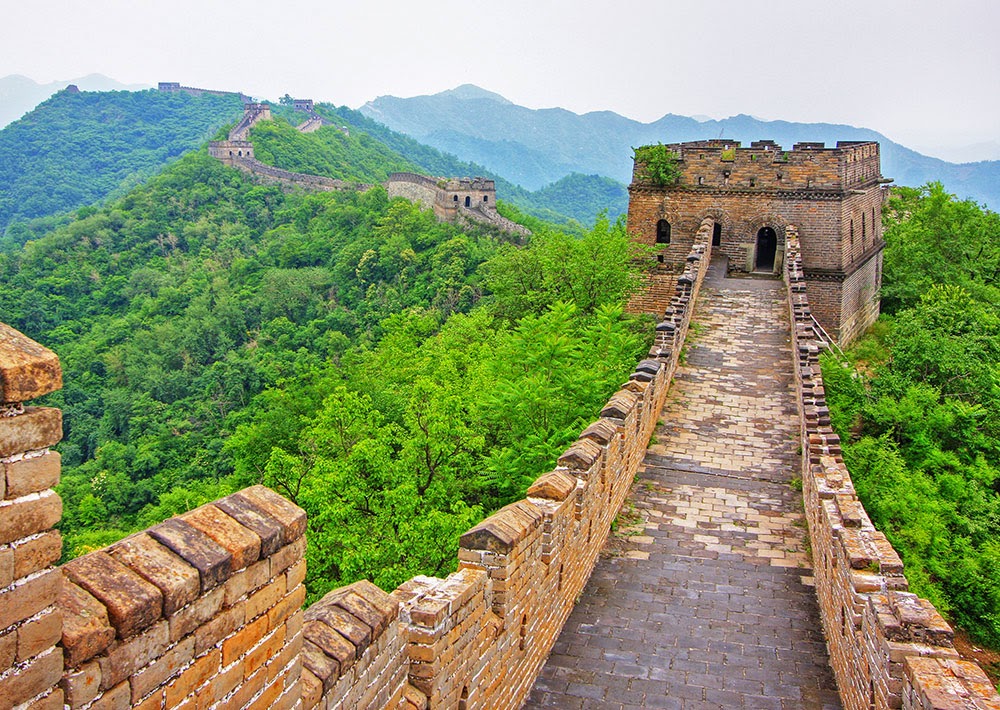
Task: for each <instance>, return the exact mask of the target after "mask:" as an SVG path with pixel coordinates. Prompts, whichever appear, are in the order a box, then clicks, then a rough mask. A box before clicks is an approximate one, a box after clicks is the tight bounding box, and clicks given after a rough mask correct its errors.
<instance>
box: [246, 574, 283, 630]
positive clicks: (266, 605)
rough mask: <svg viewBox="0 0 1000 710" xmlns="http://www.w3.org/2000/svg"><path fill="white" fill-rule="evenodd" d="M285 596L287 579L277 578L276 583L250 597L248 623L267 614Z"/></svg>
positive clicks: (247, 613)
mask: <svg viewBox="0 0 1000 710" xmlns="http://www.w3.org/2000/svg"><path fill="white" fill-rule="evenodd" d="M283 596H285V578H284V577H275V579H274V581H273V582H271V583H270V584H268V585H265V586H264V587H261V588H260V589H258V590H257V591H256V592H254V593H253V594H251V595H250V597H249V598H248V599H247V605H246V615H247V621H249V620H250V619H254V618H256V617H258V616H260V615H261V614H263V613H265V612H267V610H268V609H270V608H271V607H273V606H274V605H275V604H277V603H278V600H280V599H281V598H282V597H283Z"/></svg>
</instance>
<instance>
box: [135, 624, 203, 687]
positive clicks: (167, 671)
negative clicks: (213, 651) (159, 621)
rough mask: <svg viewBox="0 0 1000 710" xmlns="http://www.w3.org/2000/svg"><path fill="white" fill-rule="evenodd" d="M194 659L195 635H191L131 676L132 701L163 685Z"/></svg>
mask: <svg viewBox="0 0 1000 710" xmlns="http://www.w3.org/2000/svg"><path fill="white" fill-rule="evenodd" d="M193 659H194V637H193V636H189V637H188V638H186V639H184V640H183V641H181V642H180V643H178V644H177V645H176V646H174V647H173V648H171V649H170V650H169V651H167V652H166V653H164V654H163V655H162V656H160V657H159V658H157V659H155V660H154V661H153V662H152V663H150V664H149V665H148V666H146V667H144V668H140V669H138V670H137V671H136V672H135V673H134V674H132V677H131V685H132V703H136V702H138V701H139V700H141V699H142V698H144V697H146V696H147V695H149V694H150V693H152V692H153V690H155V689H156V688H158V687H160V686H162V685H163V684H164V683H166V682H167V681H168V680H170V679H171V678H173V677H174V676H175V675H177V674H178V673H179V672H180V670H181V669H182V668H184V667H185V666H187V664H189V663H190V662H191V661H192V660H193Z"/></svg>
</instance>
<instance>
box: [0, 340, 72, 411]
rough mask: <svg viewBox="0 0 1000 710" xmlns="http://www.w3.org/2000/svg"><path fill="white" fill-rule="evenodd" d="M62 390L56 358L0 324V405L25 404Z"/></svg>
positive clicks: (59, 369)
mask: <svg viewBox="0 0 1000 710" xmlns="http://www.w3.org/2000/svg"><path fill="white" fill-rule="evenodd" d="M60 387H62V368H61V367H60V365H59V358H58V357H57V356H56V354H55V353H54V352H52V351H51V350H49V349H48V348H46V347H44V346H42V345H40V344H38V343H36V342H35V341H34V340H32V339H31V338H29V337H27V336H26V335H24V334H23V333H21V332H20V331H17V330H14V329H13V328H11V327H10V326H9V325H6V324H4V323H0V402H27V401H28V400H30V399H37V398H38V397H41V396H42V395H43V394H48V393H49V392H55V391H56V390H57V389H59V388H60Z"/></svg>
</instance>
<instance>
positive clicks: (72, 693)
mask: <svg viewBox="0 0 1000 710" xmlns="http://www.w3.org/2000/svg"><path fill="white" fill-rule="evenodd" d="M59 686H60V687H61V688H62V689H63V694H64V696H65V699H66V704H67V705H69V706H70V707H71V708H77V707H80V706H81V705H85V704H86V703H89V702H90V701H91V700H93V699H94V698H96V697H97V694H98V693H100V692H101V664H100V663H98V662H97V661H90V662H89V663H84V664H83V665H82V666H80V667H79V668H74V669H72V670H67V671H66V672H65V673H64V674H63V678H62V680H61V681H60V682H59Z"/></svg>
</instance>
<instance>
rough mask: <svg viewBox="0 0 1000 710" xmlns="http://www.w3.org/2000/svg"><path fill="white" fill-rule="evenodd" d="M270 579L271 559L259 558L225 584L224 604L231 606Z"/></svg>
mask: <svg viewBox="0 0 1000 710" xmlns="http://www.w3.org/2000/svg"><path fill="white" fill-rule="evenodd" d="M270 579H271V561H270V560H261V561H260V562H257V563H255V564H252V565H250V566H249V567H247V568H246V569H245V570H242V571H241V572H237V573H236V574H234V575H233V576H232V577H230V578H229V579H228V580H227V581H226V584H225V590H226V600H225V605H226V606H232V605H233V604H235V603H236V602H237V601H239V600H240V599H242V598H243V597H245V596H246V595H247V594H252V593H253V592H256V591H257V590H258V589H260V588H261V587H263V586H264V585H265V584H267V583H268V581H269V580H270Z"/></svg>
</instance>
